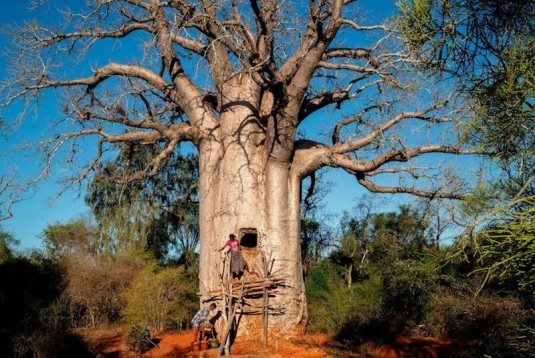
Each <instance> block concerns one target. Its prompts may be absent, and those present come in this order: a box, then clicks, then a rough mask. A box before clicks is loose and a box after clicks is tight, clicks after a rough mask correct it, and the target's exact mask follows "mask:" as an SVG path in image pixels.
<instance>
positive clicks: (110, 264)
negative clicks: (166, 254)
mask: <svg viewBox="0 0 535 358" xmlns="http://www.w3.org/2000/svg"><path fill="white" fill-rule="evenodd" d="M145 265H146V262H144V261H143V260H142V259H141V258H139V257H130V256H119V257H115V258H111V257H97V258H93V257H89V258H87V257H80V256H73V257H71V258H70V259H69V260H68V262H67V265H66V272H65V280H66V282H67V286H66V288H65V291H64V293H63V299H64V300H66V302H68V304H69V310H70V312H71V315H72V321H73V324H74V325H75V326H82V327H86V326H89V325H91V326H93V327H95V326H96V325H97V324H104V323H110V322H117V321H119V320H120V318H121V310H122V309H123V308H124V307H125V305H126V302H125V300H124V298H123V293H124V292H125V291H126V290H127V289H128V288H129V287H130V285H131V284H132V281H133V279H134V277H135V276H136V275H137V273H138V272H139V271H140V270H142V269H143V267H144V266H145Z"/></svg>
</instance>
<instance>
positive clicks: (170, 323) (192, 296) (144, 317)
mask: <svg viewBox="0 0 535 358" xmlns="http://www.w3.org/2000/svg"><path fill="white" fill-rule="evenodd" d="M197 289H198V287H197V285H196V283H195V282H193V281H192V280H191V279H190V278H188V277H187V275H186V274H185V272H184V269H183V268H182V267H178V268H167V269H163V270H158V271H154V272H153V271H149V270H147V269H146V270H143V271H140V272H139V274H138V275H137V276H136V278H135V279H134V281H133V282H132V286H131V287H130V288H129V289H128V290H127V291H126V292H125V293H124V298H125V299H126V302H127V303H126V306H125V308H124V310H123V315H124V319H125V320H126V321H127V322H129V323H132V324H141V325H144V326H147V327H152V328H153V329H154V330H155V331H156V332H161V331H163V330H164V329H166V328H171V327H177V326H178V327H180V328H182V327H183V326H184V323H185V322H189V320H190V319H191V317H193V314H195V311H196V308H197V302H196V294H197Z"/></svg>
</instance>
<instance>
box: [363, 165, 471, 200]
mask: <svg viewBox="0 0 535 358" xmlns="http://www.w3.org/2000/svg"><path fill="white" fill-rule="evenodd" d="M355 177H356V178H357V181H358V182H359V184H361V185H362V186H364V187H365V188H366V189H368V190H369V191H371V192H372V193H383V194H398V193H404V194H412V195H415V196H419V197H422V198H429V199H439V198H442V199H457V200H462V199H463V198H464V196H463V195H460V194H456V193H445V192H441V191H440V190H439V189H437V190H435V191H426V190H419V189H415V188H407V187H403V186H380V185H377V184H375V183H374V182H372V181H371V180H370V179H368V178H367V177H366V175H365V174H364V173H362V172H358V173H355Z"/></svg>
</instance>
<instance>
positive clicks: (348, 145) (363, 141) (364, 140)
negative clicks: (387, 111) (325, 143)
mask: <svg viewBox="0 0 535 358" xmlns="http://www.w3.org/2000/svg"><path fill="white" fill-rule="evenodd" d="M442 106H444V103H440V102H437V103H435V104H433V105H432V106H430V107H429V108H427V109H425V110H424V111H421V112H403V113H400V114H398V115H396V116H394V117H392V118H391V119H389V120H388V121H386V122H385V123H383V124H382V125H380V126H379V127H378V128H376V129H374V130H372V131H371V132H370V133H368V134H367V135H365V136H363V137H361V138H359V139H356V140H349V141H345V142H340V141H338V142H337V143H336V144H335V146H334V151H335V152H336V153H348V152H351V151H354V150H357V149H359V148H362V147H364V146H366V145H369V144H370V143H372V142H373V141H374V140H375V139H376V138H377V137H379V136H380V135H382V134H383V133H385V132H386V131H387V130H389V129H390V128H392V127H393V126H395V125H396V124H398V123H400V122H401V121H403V120H406V119H410V118H413V119H419V120H422V121H426V122H429V123H448V122H452V121H454V119H452V118H440V117H436V116H432V115H429V114H428V113H429V112H431V111H434V110H436V109H438V108H440V107H442ZM371 109H374V108H373V107H369V108H368V109H367V110H365V111H364V112H361V113H359V114H357V115H356V116H355V117H349V118H345V119H343V120H341V121H339V122H338V123H337V125H336V127H335V131H334V133H333V138H334V139H335V140H336V139H338V140H339V132H340V129H341V128H342V127H343V126H345V125H347V124H350V123H353V122H355V121H359V120H361V119H362V116H363V115H364V114H365V113H366V112H367V111H369V110H371Z"/></svg>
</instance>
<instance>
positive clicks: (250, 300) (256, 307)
mask: <svg viewBox="0 0 535 358" xmlns="http://www.w3.org/2000/svg"><path fill="white" fill-rule="evenodd" d="M260 256H261V261H262V267H261V269H258V267H257V266H255V268H256V270H255V271H256V272H255V274H252V275H251V274H249V275H246V276H244V277H242V278H241V279H240V280H235V279H232V276H231V274H230V256H229V255H228V254H227V255H225V256H224V258H223V260H222V265H221V267H218V271H219V272H220V274H219V280H220V288H219V289H216V290H212V291H209V292H207V293H206V295H207V296H208V298H207V299H206V300H204V302H209V301H216V300H221V302H222V313H223V314H222V318H223V324H224V326H225V329H224V332H223V335H221V345H220V347H219V353H218V354H219V355H222V354H223V351H225V354H226V355H229V354H230V345H231V337H230V334H231V331H232V330H233V329H234V332H236V331H237V326H238V323H239V322H240V320H241V316H242V315H243V314H246V315H262V328H263V330H262V346H263V348H267V343H268V316H269V315H279V314H283V313H284V311H283V309H282V308H281V307H275V306H272V305H270V303H269V298H270V297H273V296H274V295H276V294H277V293H278V291H279V289H280V288H282V287H285V284H284V278H283V277H281V276H278V275H277V273H273V272H272V268H273V262H274V260H272V259H271V256H270V258H269V259H267V258H266V256H265V255H264V253H263V252H261V255H260ZM258 301H260V303H258Z"/></svg>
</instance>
